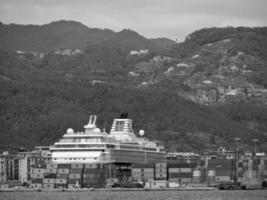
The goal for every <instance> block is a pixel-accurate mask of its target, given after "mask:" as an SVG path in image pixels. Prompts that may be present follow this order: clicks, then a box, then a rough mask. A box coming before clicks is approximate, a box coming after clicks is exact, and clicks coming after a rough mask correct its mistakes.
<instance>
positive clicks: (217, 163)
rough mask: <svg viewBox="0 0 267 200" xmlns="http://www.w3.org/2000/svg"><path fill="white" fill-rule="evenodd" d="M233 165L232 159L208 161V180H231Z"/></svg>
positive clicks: (218, 181)
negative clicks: (213, 177)
mask: <svg viewBox="0 0 267 200" xmlns="http://www.w3.org/2000/svg"><path fill="white" fill-rule="evenodd" d="M234 169H235V165H234V160H233V159H211V160H209V161H208V178H209V177H212V176H215V180H214V181H215V182H216V183H220V182H228V181H230V180H232V178H233V173H234Z"/></svg>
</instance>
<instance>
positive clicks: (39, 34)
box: [0, 20, 175, 52]
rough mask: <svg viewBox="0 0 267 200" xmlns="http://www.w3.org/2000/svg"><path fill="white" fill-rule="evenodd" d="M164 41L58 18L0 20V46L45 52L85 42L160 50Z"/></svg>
mask: <svg viewBox="0 0 267 200" xmlns="http://www.w3.org/2000/svg"><path fill="white" fill-rule="evenodd" d="M158 42H160V43H158ZM168 42H169V43H168V44H167V43H166V40H164V41H163V39H159V40H157V42H153V40H149V39H147V38H145V37H143V36H141V35H139V34H138V33H136V32H134V31H131V30H126V29H125V30H122V31H120V32H117V33H116V32H114V31H112V30H109V29H98V28H88V27H87V26H85V25H83V24H81V23H80V22H75V21H65V20H62V21H56V22H52V23H49V24H45V25H19V24H3V23H0V48H1V49H5V50H10V51H16V50H21V51H35V52H49V51H55V50H58V49H62V48H70V49H78V50H84V49H85V48H86V47H87V46H88V45H93V44H106V45H110V46H113V45H114V46H121V47H123V48H126V49H128V50H140V49H150V50H153V51H156V52H164V51H165V49H166V45H167V46H168V45H169V44H170V42H171V40H168ZM173 43H175V42H173ZM161 44H162V45H163V46H161Z"/></svg>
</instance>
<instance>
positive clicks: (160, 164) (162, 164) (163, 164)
mask: <svg viewBox="0 0 267 200" xmlns="http://www.w3.org/2000/svg"><path fill="white" fill-rule="evenodd" d="M155 168H167V163H156V164H155Z"/></svg>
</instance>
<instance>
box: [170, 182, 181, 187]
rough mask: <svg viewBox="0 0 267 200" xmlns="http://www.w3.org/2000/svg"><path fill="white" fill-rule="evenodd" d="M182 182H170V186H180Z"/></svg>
mask: <svg viewBox="0 0 267 200" xmlns="http://www.w3.org/2000/svg"><path fill="white" fill-rule="evenodd" d="M179 186H180V184H179V183H178V182H169V187H170V188H178V187H179Z"/></svg>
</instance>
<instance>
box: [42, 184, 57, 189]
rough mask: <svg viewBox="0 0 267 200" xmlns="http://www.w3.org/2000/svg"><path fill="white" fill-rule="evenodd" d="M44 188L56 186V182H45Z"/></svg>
mask: <svg viewBox="0 0 267 200" xmlns="http://www.w3.org/2000/svg"><path fill="white" fill-rule="evenodd" d="M43 188H44V189H53V188H55V184H54V183H44V184H43Z"/></svg>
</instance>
